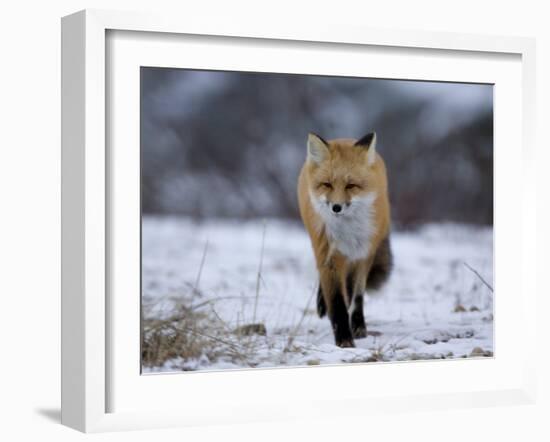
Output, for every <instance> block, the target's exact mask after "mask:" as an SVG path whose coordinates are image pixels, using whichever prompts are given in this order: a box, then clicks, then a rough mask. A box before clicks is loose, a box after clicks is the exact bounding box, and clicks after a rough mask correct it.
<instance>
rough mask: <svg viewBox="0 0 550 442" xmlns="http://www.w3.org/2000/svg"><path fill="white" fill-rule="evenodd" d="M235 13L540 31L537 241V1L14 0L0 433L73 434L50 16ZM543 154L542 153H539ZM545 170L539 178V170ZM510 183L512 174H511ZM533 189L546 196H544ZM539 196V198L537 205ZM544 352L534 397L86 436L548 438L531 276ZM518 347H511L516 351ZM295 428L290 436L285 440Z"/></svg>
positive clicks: (3, 109) (0, 258)
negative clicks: (65, 373)
mask: <svg viewBox="0 0 550 442" xmlns="http://www.w3.org/2000/svg"><path fill="white" fill-rule="evenodd" d="M86 7H88V8H90V7H91V8H111V9H123V10H124V9H125V10H155V11H159V10H161V11H162V10H163V9H164V8H167V10H170V11H173V12H174V13H179V14H190V13H193V14H201V15H208V14H210V15H212V14H213V15H217V16H223V17H225V19H227V20H231V17H232V16H242V15H245V16H247V17H249V19H250V20H267V19H269V20H271V21H278V20H279V21H285V20H289V19H292V20H296V21H300V20H302V21H304V22H308V23H309V24H311V22H312V21H313V22H318V23H319V26H325V25H326V24H327V23H344V24H345V23H349V24H355V25H360V24H363V25H365V26H374V27H379V28H380V27H383V28H403V29H423V30H444V31H455V32H473V33H484V34H496V35H498V34H508V35H521V36H534V37H536V38H537V44H538V47H537V56H538V60H537V61H538V65H537V75H538V103H537V107H538V128H539V130H538V148H539V153H538V158H537V164H538V179H539V183H540V185H539V189H540V194H539V203H540V205H539V219H538V225H539V251H538V266H539V270H540V272H541V273H540V274H541V275H542V270H543V265H544V258H546V256H545V254H544V255H543V250H544V249H545V246H546V247H547V246H548V234H547V232H545V231H543V226H545V225H549V211H548V198H547V197H546V195H548V193H547V192H548V190H546V189H548V184H549V183H548V178H547V176H548V173H547V172H546V170H545V169H546V164H548V161H545V160H548V158H549V155H548V152H547V151H548V150H549V148H550V144H549V143H548V138H549V137H548V134H547V132H546V125H547V122H548V121H550V112H549V109H550V106H549V105H548V101H547V100H548V99H549V98H550V96H549V89H550V87H549V85H548V83H547V82H546V81H545V80H547V79H550V27H549V26H548V23H549V21H550V13H548V12H547V11H546V10H545V8H544V7H545V2H543V1H540V2H537V1H535V0H523V1H521V2H499V1H483V2H482V1H480V0H462V1H460V2H441V1H437V0H433V1H430V0H416V1H407V0H400V1H383V2H367V1H357V2H354V1H347V0H339V1H338V2H327V4H326V5H325V4H322V3H321V2H320V1H316V2H306V1H303V2H301V3H299V2H298V1H296V0H294V1H283V0H277V1H270V2H261V1H246V0H231V1H214V0H204V1H202V2H200V4H199V2H198V1H196V2H189V1H188V2H170V1H166V0H155V1H154V2H153V1H143V0H132V1H130V0H111V1H106V0H88V1H80V0H71V1H69V0H57V1H50V2H45V1H42V2H40V1H32V0H20V1H17V2H15V1H12V2H10V3H6V2H5V3H3V4H2V6H0V33H1V38H0V49H1V50H0V56H1V60H2V67H1V68H0V121H1V124H0V140H1V142H0V276H1V277H0V296H1V298H0V299H1V303H0V306H1V310H0V312H1V313H0V327H1V329H0V330H1V333H0V416H1V417H0V438H1V439H2V440H6V441H13V440H37V439H38V438H40V439H47V440H50V439H51V440H59V441H65V440H83V439H84V437H85V436H84V435H82V434H80V433H77V432H74V431H72V430H69V429H67V428H64V427H61V426H60V425H59V423H58V421H59V407H60V400H59V388H60V381H59V376H60V375H59V367H60V362H59V359H60V343H59V341H60V325H59V324H60V249H59V240H60V214H59V212H60V193H59V189H60V57H61V54H60V17H61V16H63V15H66V14H69V13H71V12H74V11H76V10H79V9H83V8H86ZM545 150H546V152H545ZM544 175H546V176H544ZM511 179H515V178H514V177H511ZM543 192H544V194H543ZM543 203H544V204H543ZM538 284H539V289H538V290H539V294H540V296H539V297H540V307H539V311H540V321H539V329H540V334H541V339H540V348H541V357H540V360H539V361H538V365H539V367H540V373H541V377H540V380H539V384H540V400H539V404H538V405H537V406H524V407H507V408H504V407H503V408H493V409H481V410H460V411H451V412H447V411H441V412H430V413H427V412H413V413H410V414H401V415H380V416H376V418H373V417H369V418H365V419H364V420H363V421H360V422H359V421H356V422H351V421H350V420H348V419H345V418H341V419H335V420H334V421H330V422H293V423H285V424H257V425H249V426H232V427H217V428H209V429H204V428H203V429H187V430H162V431H156V432H151V431H147V432H139V433H119V434H104V435H98V436H97V435H96V436H93V437H94V439H95V440H109V441H111V440H132V441H141V440H151V439H152V438H156V439H159V438H166V439H175V438H178V439H179V440H182V439H184V438H185V439H186V440H199V439H200V440H220V439H224V440H239V441H244V440H262V442H263V441H276V440H323V441H324V440H327V441H328V440H331V441H334V440H344V439H346V438H353V439H354V440H388V439H389V440H405V439H407V440H441V439H445V440H447V441H454V440H485V439H487V440H489V439H491V440H499V441H500V440H518V439H521V440H529V441H535V440H549V438H550V429H549V428H548V426H547V419H548V416H549V415H550V383H549V381H548V373H549V372H550V361H549V357H548V353H549V350H550V349H549V347H548V340H547V339H545V338H546V337H549V334H550V333H549V330H550V327H549V325H548V324H549V323H550V321H548V320H546V318H545V312H547V311H549V310H550V309H549V307H550V305H549V302H548V296H547V295H548V292H549V290H548V289H549V284H548V282H547V281H542V280H541V279H539V282H538ZM518 357H521V349H518ZM291 435H292V436H291Z"/></svg>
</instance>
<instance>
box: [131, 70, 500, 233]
mask: <svg viewBox="0 0 550 442" xmlns="http://www.w3.org/2000/svg"><path fill="white" fill-rule="evenodd" d="M373 130H374V131H376V132H377V135H378V151H379V152H380V154H381V155H382V156H383V158H384V160H385V161H386V166H387V169H388V178H389V188H390V199H391V203H392V218H393V220H392V221H393V224H394V227H397V228H400V227H401V228H403V227H410V226H415V225H418V224H424V223H428V222H442V221H451V222H460V223H468V224H478V225H492V222H493V88H492V86H491V85H481V84H463V83H441V82H425V81H401V80H382V79H364V78H342V77H322V76H309V75H288V74H264V73H242V72H210V71H192V70H184V69H168V68H149V67H144V68H141V167H142V211H143V214H145V215H146V214H180V215H186V216H190V217H193V218H195V219H202V218H210V217H216V218H237V219H247V218H256V217H274V218H283V219H288V220H291V219H296V220H297V219H299V213H298V205H297V199H296V181H297V177H298V174H299V171H300V168H301V167H302V164H303V161H304V159H305V154H306V138H307V134H308V132H315V133H318V134H319V135H321V136H322V137H323V138H325V139H331V138H360V137H362V136H363V135H365V134H366V133H368V132H371V131H373Z"/></svg>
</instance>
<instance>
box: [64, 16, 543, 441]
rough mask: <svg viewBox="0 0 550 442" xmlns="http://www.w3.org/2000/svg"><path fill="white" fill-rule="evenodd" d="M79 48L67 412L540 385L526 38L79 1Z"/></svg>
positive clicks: (228, 418) (225, 409) (155, 423)
mask: <svg viewBox="0 0 550 442" xmlns="http://www.w3.org/2000/svg"><path fill="white" fill-rule="evenodd" d="M62 54H63V60H62V74H63V81H62V122H63V128H62V142H63V146H62V152H63V156H62V174H63V180H62V220H63V229H62V321H63V322H62V353H63V356H62V370H63V372H62V422H63V423H64V424H66V425H68V426H71V427H73V428H76V429H79V430H81V431H86V432H92V431H109V430H120V429H139V428H155V427H167V426H186V425H208V424H216V423H234V422H235V423H236V422H255V421H262V420H273V419H285V418H289V417H292V418H300V417H303V418H306V417H314V416H317V417H318V416H334V415H335V413H336V414H340V413H341V414H342V415H344V414H345V415H349V414H353V415H358V414H368V413H370V412H373V411H375V410H378V411H379V410H381V409H383V410H386V411H388V412H392V411H396V410H414V409H417V408H434V409H436V408H442V407H447V408H456V407H470V406H488V405H494V406H496V405H499V404H511V403H515V404H520V403H529V402H531V401H533V400H534V399H533V398H534V385H535V376H534V367H533V364H534V362H533V359H530V358H529V355H530V354H532V353H533V352H534V351H535V350H534V348H533V347H534V340H533V339H532V336H533V335H534V333H535V321H534V317H535V314H536V304H535V287H534V277H533V273H534V268H535V266H534V265H533V260H534V259H535V258H534V256H535V254H534V253H533V252H534V248H535V233H534V232H535V229H534V223H535V219H534V202H533V200H532V197H531V196H530V195H531V191H532V189H533V187H534V182H533V181H532V178H530V175H529V170H530V167H531V162H532V158H533V157H532V136H533V135H532V133H533V131H532V127H531V126H532V121H533V113H534V95H535V83H534V41H533V40H530V39H524V38H510V37H489V36H475V35H457V34H445V33H438V34H431V33H425V32H414V31H407V32H403V31H388V30H376V29H369V28H360V29H359V28H357V29H353V28H345V27H338V26H330V27H316V26H306V27H304V26H302V27H300V28H297V27H296V28H294V27H292V26H290V25H287V26H281V25H277V26H275V25H267V24H262V25H261V26H260V25H254V24H250V23H246V24H245V23H231V24H230V23H215V22H209V21H206V20H205V21H201V20H193V21H188V22H180V21H178V20H173V19H171V18H170V17H156V16H151V15H142V14H132V13H122V12H116V13H115V12H108V11H82V12H79V13H76V14H73V15H70V16H68V17H65V18H63V21H62ZM519 183H521V185H520V184H519ZM519 349H521V351H520V350H519ZM518 352H519V353H521V354H520V355H518ZM182 398H185V400H182Z"/></svg>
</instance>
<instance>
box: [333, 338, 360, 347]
mask: <svg viewBox="0 0 550 442" xmlns="http://www.w3.org/2000/svg"><path fill="white" fill-rule="evenodd" d="M336 345H337V346H338V347H341V348H353V347H355V344H354V342H353V339H342V340H341V341H337V342H336Z"/></svg>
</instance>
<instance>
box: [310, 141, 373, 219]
mask: <svg viewBox="0 0 550 442" xmlns="http://www.w3.org/2000/svg"><path fill="white" fill-rule="evenodd" d="M380 162H381V160H379V159H378V155H377V153H376V133H374V132H372V133H369V134H367V135H365V136H364V137H363V138H361V139H359V140H352V139H337V140H331V141H325V140H324V139H323V138H321V137H320V136H318V135H315V134H313V133H310V134H309V136H308V141H307V170H308V178H309V180H308V181H309V186H310V187H309V191H310V197H311V201H312V203H313V206H314V208H315V210H316V211H317V212H318V213H319V214H320V215H321V216H322V217H323V218H324V219H325V220H326V221H328V220H336V219H346V218H352V217H356V216H363V215H365V214H366V212H369V211H371V210H372V208H373V204H374V200H375V199H376V197H377V192H378V191H379V190H380V189H378V187H379V185H380V184H379V183H380V179H379V172H380V168H381V167H383V166H381V165H380Z"/></svg>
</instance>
